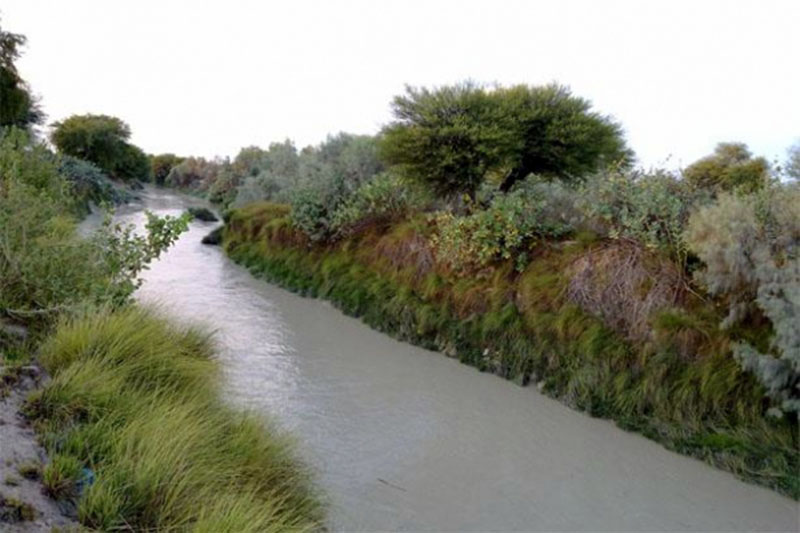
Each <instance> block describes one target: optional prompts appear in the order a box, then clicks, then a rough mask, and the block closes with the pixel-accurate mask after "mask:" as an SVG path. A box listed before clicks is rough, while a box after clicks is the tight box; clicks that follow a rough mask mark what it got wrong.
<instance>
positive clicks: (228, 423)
mask: <svg viewBox="0 0 800 533" xmlns="http://www.w3.org/2000/svg"><path fill="white" fill-rule="evenodd" d="M41 362H42V364H43V365H44V366H45V368H46V369H47V371H48V373H49V374H50V375H51V376H52V380H50V381H49V382H48V383H47V384H46V385H45V386H44V388H43V389H42V390H40V391H37V392H36V393H35V394H34V395H33V396H32V397H31V399H30V400H29V405H28V410H29V414H30V416H32V417H33V418H34V419H35V420H36V426H37V428H39V431H40V437H41V440H42V442H43V443H44V445H45V447H46V449H47V451H48V453H49V455H50V456H51V457H53V458H54V460H53V462H52V463H51V466H50V467H48V471H49V472H50V474H49V475H47V474H46V476H47V479H48V481H47V484H48V486H49V487H52V488H53V490H54V491H55V492H56V493H57V494H72V495H75V496H77V494H76V492H75V491H74V490H73V489H74V486H75V485H74V481H75V480H76V477H77V475H76V473H77V469H78V467H84V466H85V467H88V468H91V469H92V471H93V472H94V474H95V481H94V483H92V484H91V485H90V486H88V487H86V489H85V491H84V492H83V493H82V494H81V495H80V496H79V497H78V501H77V504H78V517H79V520H80V522H81V523H82V525H84V526H86V527H89V528H92V529H96V530H102V531H113V530H118V529H128V530H135V531H209V532H210V531H253V532H256V531H258V532H271V531H275V532H277V531H287V530H291V531H312V530H316V529H318V527H319V523H320V518H321V508H320V504H319V502H318V500H317V498H316V495H315V494H314V491H313V490H312V488H311V484H310V482H309V476H308V473H307V471H306V470H305V468H304V467H303V466H302V465H300V464H299V463H298V461H297V459H296V455H295V452H294V448H293V445H292V442H291V441H290V440H289V439H288V438H287V437H286V436H285V435H284V434H282V433H281V432H279V431H277V430H276V429H275V428H274V427H273V426H272V425H271V424H267V423H265V422H264V421H262V420H260V419H258V418H256V417H254V416H251V415H245V414H242V413H239V412H236V411H234V410H233V409H231V408H230V407H229V406H228V405H227V403H226V402H224V401H223V400H222V398H221V397H220V395H219V391H218V383H219V380H220V375H219V368H218V364H217V362H216V360H215V358H214V355H213V346H212V343H211V341H210V339H209V336H208V335H207V334H206V333H204V332H201V331H198V330H196V329H192V328H185V327H179V326H175V325H172V324H171V323H170V322H169V321H167V320H165V319H164V317H162V316H159V315H157V314H154V313H152V312H149V311H147V310H144V309H141V308H137V307H135V306H129V307H126V308H125V309H123V310H120V311H117V312H115V313H109V312H100V313H93V314H89V315H87V316H84V317H75V318H72V319H69V320H66V321H64V322H62V323H61V324H60V325H59V327H58V328H57V330H56V332H55V333H54V334H53V335H52V336H51V337H50V338H49V339H48V340H47V341H46V342H45V343H44V345H43V346H42V349H41Z"/></svg>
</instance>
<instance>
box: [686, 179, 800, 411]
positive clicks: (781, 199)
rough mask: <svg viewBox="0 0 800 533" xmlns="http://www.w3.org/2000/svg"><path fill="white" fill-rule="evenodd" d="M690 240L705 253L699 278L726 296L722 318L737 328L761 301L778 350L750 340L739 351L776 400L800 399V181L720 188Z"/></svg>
mask: <svg viewBox="0 0 800 533" xmlns="http://www.w3.org/2000/svg"><path fill="white" fill-rule="evenodd" d="M686 240H687V242H688V243H689V245H690V246H691V248H692V251H694V253H696V254H697V255H698V256H699V257H700V259H701V260H702V261H703V264H704V268H703V269H702V270H700V271H699V272H698V273H697V277H698V279H699V280H700V281H701V282H702V283H703V284H704V285H705V286H706V288H707V289H708V291H709V292H710V293H711V294H714V295H716V296H719V297H721V298H723V299H724V300H725V301H727V304H728V316H727V317H726V319H725V321H723V323H722V326H723V327H726V328H731V327H732V326H734V325H737V324H740V323H741V321H742V320H743V319H745V318H747V317H748V316H751V315H752V314H753V312H754V311H755V310H756V309H759V310H760V311H761V312H762V313H763V314H764V315H765V316H766V317H767V318H768V319H769V320H770V322H771V324H772V328H773V330H774V337H773V339H772V350H771V351H770V353H765V351H764V349H763V347H755V346H752V345H750V344H748V343H739V344H737V345H736V347H735V350H734V353H735V355H736V357H737V359H738V360H739V362H740V363H741V364H742V366H743V368H745V369H747V370H749V371H752V372H753V373H754V374H755V375H756V376H757V377H758V378H759V380H760V381H761V382H762V383H763V384H764V386H765V387H766V389H767V391H768V393H769V395H770V396H771V397H772V398H773V399H774V400H775V401H776V407H777V408H779V409H782V410H783V411H786V412H792V413H796V412H797V411H798V410H800V409H798V408H799V407H800V388H798V387H800V336H798V331H800V330H798V328H797V324H798V317H800V263H798V256H800V188H798V187H797V186H796V185H774V186H772V187H770V188H768V189H765V190H763V191H760V192H758V193H756V194H752V195H747V196H743V195H735V194H729V193H728V194H721V195H720V196H719V197H718V199H717V201H716V202H715V203H714V204H712V205H708V206H706V207H704V208H702V209H699V210H698V211H697V212H696V213H694V214H693V215H692V217H691V219H690V220H689V225H688V228H687V232H686Z"/></svg>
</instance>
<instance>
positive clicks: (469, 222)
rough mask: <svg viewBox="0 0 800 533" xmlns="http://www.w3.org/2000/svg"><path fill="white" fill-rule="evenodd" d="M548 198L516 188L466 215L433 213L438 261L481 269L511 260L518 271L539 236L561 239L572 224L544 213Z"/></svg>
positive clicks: (471, 268) (459, 269) (434, 243)
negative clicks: (546, 215)
mask: <svg viewBox="0 0 800 533" xmlns="http://www.w3.org/2000/svg"><path fill="white" fill-rule="evenodd" d="M546 209H547V199H546V198H541V197H536V196H532V195H529V194H528V193H526V191H525V190H517V191H513V192H511V193H508V194H505V195H500V196H497V197H495V198H494V200H492V203H491V205H490V206H489V207H488V208H487V209H481V210H477V211H475V212H474V213H472V214H470V215H467V216H457V215H455V214H453V213H452V212H449V211H446V212H441V213H439V214H437V215H435V216H434V222H435V224H436V228H437V230H436V233H435V235H434V236H433V238H432V241H433V245H434V249H435V251H436V255H437V258H438V260H439V261H441V262H443V263H445V264H448V265H449V266H450V267H451V268H453V269H454V270H457V271H466V270H474V269H480V268H483V267H486V266H488V265H489V264H491V263H493V262H495V261H502V260H513V261H514V262H515V264H516V267H517V269H518V270H521V269H522V268H524V266H525V265H526V264H527V260H528V256H527V251H528V250H529V249H530V248H531V247H532V246H533V245H534V244H535V243H536V241H537V240H538V239H545V238H554V239H557V238H560V237H562V236H564V235H566V234H568V233H570V232H571V231H572V229H573V228H572V226H570V225H569V224H567V223H565V222H563V221H561V220H551V219H548V218H546V217H545V216H544V213H545V211H546Z"/></svg>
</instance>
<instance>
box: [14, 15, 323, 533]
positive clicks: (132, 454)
mask: <svg viewBox="0 0 800 533" xmlns="http://www.w3.org/2000/svg"><path fill="white" fill-rule="evenodd" d="M23 43H24V37H22V36H21V35H17V34H13V33H9V32H6V31H3V30H2V29H0V52H2V53H0V81H2V83H0V438H2V445H1V446H0V464H2V467H0V473H2V475H3V479H0V482H1V483H2V484H1V485H0V530H3V531H5V530H6V529H9V528H12V530H17V531H44V530H48V531H49V530H50V528H51V527H57V528H62V527H63V528H65V530H73V529H75V530H78V528H81V529H80V530H81V531H82V530H83V529H84V528H88V529H89V530H100V531H119V530H124V531H207V532H209V533H211V532H214V533H216V532H226V531H227V532H241V531H252V532H264V531H286V530H292V531H294V530H297V531H311V530H318V529H320V527H321V524H322V521H323V517H324V516H323V510H322V506H321V504H320V500H319V498H318V495H317V493H316V491H315V490H314V488H313V486H312V484H311V482H310V480H309V476H308V472H307V471H306V468H305V467H304V466H303V465H302V464H301V463H300V462H299V461H298V460H297V458H296V457H295V452H294V446H293V444H292V441H291V439H290V438H288V437H287V436H286V435H285V434H283V433H282V432H280V431H278V430H277V429H276V428H275V427H272V425H271V424H269V423H268V422H266V421H264V420H262V419H260V418H256V417H254V416H249V415H244V414H242V413H240V412H238V411H236V410H235V409H233V408H231V407H230V406H228V405H227V404H225V403H224V402H223V401H222V396H221V391H220V388H219V387H220V384H221V383H222V377H221V375H220V372H219V368H218V363H217V361H216V360H215V355H214V345H213V342H212V340H211V338H210V336H209V335H208V334H207V333H204V332H203V331H200V330H197V329H195V328H190V327H185V326H182V325H177V324H176V323H175V322H174V321H173V319H171V318H169V317H166V316H164V315H163V314H161V313H159V312H156V311H153V310H150V309H144V308H141V307H139V306H137V305H136V304H135V303H133V301H132V295H133V293H134V291H135V290H136V288H137V287H138V286H139V285H140V284H141V273H142V271H143V270H144V269H146V268H147V266H148V265H149V264H150V263H151V262H152V261H154V260H156V259H157V258H158V257H159V256H160V255H161V254H162V253H163V252H164V251H165V250H166V249H167V248H169V246H170V245H171V244H172V243H173V242H174V241H175V240H176V239H177V238H178V236H179V235H180V234H181V233H182V232H183V231H184V230H186V228H187V224H188V221H189V216H190V215H189V214H186V215H184V216H182V217H169V216H167V217H158V216H155V215H153V214H150V213H148V214H147V222H146V225H145V228H140V229H139V230H135V228H134V227H132V226H128V225H122V224H118V223H115V222H114V220H113V218H112V217H111V213H110V212H109V214H108V216H107V217H106V220H105V222H104V224H102V226H101V227H100V228H99V229H98V230H97V231H94V232H93V233H91V234H90V235H88V236H83V235H81V234H80V233H79V232H78V231H77V225H78V222H79V221H80V219H81V218H83V216H85V215H86V214H87V213H88V211H89V209H90V207H91V206H92V204H105V205H113V204H115V203H119V202H122V201H126V200H128V199H130V198H132V197H133V196H135V194H136V189H138V188H139V187H140V186H139V185H138V183H139V181H141V180H145V181H146V180H151V179H153V178H151V177H150V173H151V172H153V173H155V172H156V171H157V170H158V166H157V165H156V163H157V161H155V160H153V159H152V158H148V157H147V156H146V155H145V154H144V153H143V152H142V151H141V150H140V149H138V148H136V147H135V146H133V145H131V144H130V143H128V141H127V139H128V136H129V135H130V130H129V129H128V126H127V125H126V124H125V123H124V122H122V121H121V120H119V119H116V118H113V117H107V116H103V115H85V116H80V117H72V118H69V119H67V120H64V121H62V122H60V123H57V124H54V125H53V132H52V135H51V141H52V142H53V145H54V146H55V150H53V149H52V148H51V147H50V146H48V145H47V144H46V143H45V142H44V141H43V139H42V138H41V137H40V133H39V132H38V129H37V128H38V127H39V125H40V124H41V122H42V120H43V115H42V113H41V112H40V111H39V110H38V107H37V105H36V100H35V99H34V98H32V97H31V95H30V92H29V89H28V87H27V85H26V84H25V83H24V81H23V80H22V79H21V78H20V77H19V75H18V73H17V71H16V69H15V67H14V60H15V59H16V58H17V57H18V55H19V51H20V47H21V46H22V44H23ZM151 163H153V164H152V166H151ZM194 215H195V216H207V215H208V214H207V213H199V214H198V213H194ZM42 493H44V494H46V495H47V496H49V498H50V499H47V498H44V497H43V496H42Z"/></svg>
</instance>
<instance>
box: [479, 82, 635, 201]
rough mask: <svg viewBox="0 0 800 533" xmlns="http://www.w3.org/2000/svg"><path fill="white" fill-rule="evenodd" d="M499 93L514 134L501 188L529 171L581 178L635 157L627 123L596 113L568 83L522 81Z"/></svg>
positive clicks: (554, 176) (621, 166)
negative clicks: (626, 135)
mask: <svg viewBox="0 0 800 533" xmlns="http://www.w3.org/2000/svg"><path fill="white" fill-rule="evenodd" d="M495 97H496V98H497V99H499V104H498V105H500V107H501V109H502V114H501V116H502V117H504V118H506V120H507V121H508V127H509V128H512V129H513V132H514V133H513V138H512V139H511V144H510V145H509V146H507V147H505V152H506V154H505V156H506V160H505V161H504V165H505V166H506V167H509V168H510V171H509V173H508V174H507V175H506V177H505V179H504V181H503V183H502V185H501V189H502V190H505V191H508V190H510V189H511V186H512V185H513V184H514V183H516V182H517V181H519V180H522V179H524V178H525V177H526V176H528V175H529V174H537V175H540V176H545V177H549V178H558V179H562V180H565V181H578V180H580V179H582V178H583V177H584V176H587V175H589V174H591V173H594V172H597V171H600V170H603V169H605V168H608V167H612V166H613V167H617V168H623V167H627V166H628V165H629V164H630V163H631V162H632V160H633V152H632V151H631V150H630V149H629V148H628V147H627V146H626V144H625V139H624V137H623V130H622V127H621V126H620V125H619V124H618V123H616V122H614V121H613V120H612V119H611V118H610V117H607V116H604V115H601V114H599V113H597V112H596V111H592V109H591V102H589V101H588V100H586V99H584V98H580V97H577V96H574V95H572V93H571V92H570V90H569V89H568V88H567V87H564V86H561V85H557V84H550V85H546V86H543V87H530V86H527V85H517V86H514V87H510V88H508V89H500V90H498V91H496V93H495Z"/></svg>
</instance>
